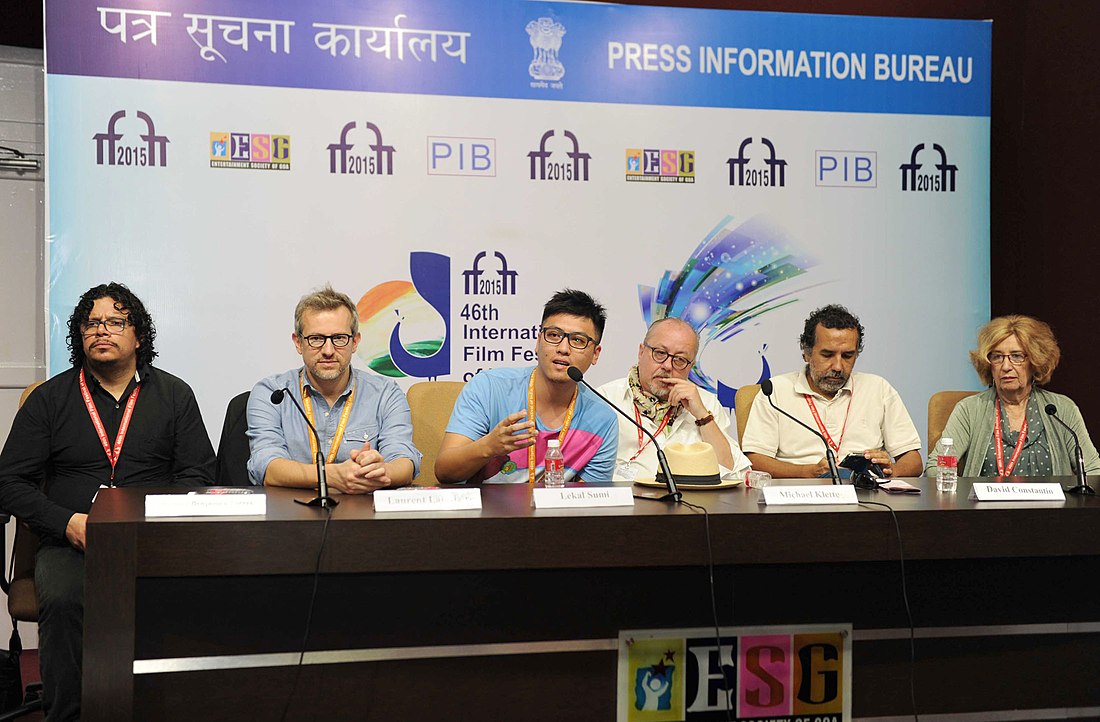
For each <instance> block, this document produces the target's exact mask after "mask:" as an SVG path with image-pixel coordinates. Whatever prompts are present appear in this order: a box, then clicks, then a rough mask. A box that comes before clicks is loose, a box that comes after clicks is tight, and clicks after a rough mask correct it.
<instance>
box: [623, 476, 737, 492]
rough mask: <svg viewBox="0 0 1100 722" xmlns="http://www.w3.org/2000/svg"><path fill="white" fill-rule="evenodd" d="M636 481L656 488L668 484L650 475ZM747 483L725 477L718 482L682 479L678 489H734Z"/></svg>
mask: <svg viewBox="0 0 1100 722" xmlns="http://www.w3.org/2000/svg"><path fill="white" fill-rule="evenodd" d="M634 483H635V484H637V485H638V486H648V487H652V488H655V489H667V488H668V486H667V485H666V484H665V482H664V481H657V480H656V479H654V478H652V477H650V478H648V479H635V480H634ZM744 483H745V480H744V479H723V480H722V481H721V482H719V483H717V484H690V483H683V482H680V481H677V482H676V488H677V489H684V490H686V491H710V490H713V489H732V488H733V487H735V486H741V485H742V484H744Z"/></svg>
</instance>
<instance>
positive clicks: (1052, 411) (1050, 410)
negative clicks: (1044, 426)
mask: <svg viewBox="0 0 1100 722" xmlns="http://www.w3.org/2000/svg"><path fill="white" fill-rule="evenodd" d="M1044 411H1046V412H1047V416H1057V415H1058V409H1056V408H1054V404H1047V406H1046V408H1045V409H1044Z"/></svg>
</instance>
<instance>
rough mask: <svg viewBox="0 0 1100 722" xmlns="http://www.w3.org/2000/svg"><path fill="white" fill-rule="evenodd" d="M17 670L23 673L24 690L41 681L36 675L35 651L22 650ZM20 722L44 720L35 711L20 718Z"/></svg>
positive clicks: (36, 656) (36, 657)
mask: <svg viewBox="0 0 1100 722" xmlns="http://www.w3.org/2000/svg"><path fill="white" fill-rule="evenodd" d="M19 668H20V671H21V672H22V673H23V687H24V688H25V687H26V686H27V685H28V684H31V683H32V682H39V681H41V677H40V676H39V673H38V650H37V649H24V650H23V654H22V656H20V657H19ZM19 719H20V721H21V722H22V720H26V721H27V722H38V721H39V720H42V719H44V717H43V716H42V712H41V711H35V712H30V713H28V714H27V715H26V716H25V717H20V718H19Z"/></svg>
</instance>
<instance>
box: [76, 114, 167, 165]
mask: <svg viewBox="0 0 1100 722" xmlns="http://www.w3.org/2000/svg"><path fill="white" fill-rule="evenodd" d="M134 115H135V116H136V117H137V119H138V120H139V121H141V123H139V124H138V128H139V130H138V132H136V133H135V132H133V131H128V132H127V133H123V132H122V131H121V130H120V129H119V122H120V121H122V120H123V119H124V118H126V111H125V110H119V111H116V112H115V114H114V115H112V116H111V118H110V120H108V121H107V131H106V132H104V133H96V134H95V135H93V136H92V139H93V140H94V141H95V162H96V165H124V166H162V167H163V166H165V165H167V164H168V144H169V143H170V142H171V141H170V140H168V136H166V135H157V129H156V127H155V126H154V125H153V119H152V118H151V117H150V116H149V114H148V113H146V112H144V111H141V110H139V111H137V113H135V114H134ZM141 130H144V131H145V132H144V133H142V132H141ZM135 136H136V137H137V138H140V139H141V142H140V143H128V142H123V141H124V140H129V139H131V138H134V137H135Z"/></svg>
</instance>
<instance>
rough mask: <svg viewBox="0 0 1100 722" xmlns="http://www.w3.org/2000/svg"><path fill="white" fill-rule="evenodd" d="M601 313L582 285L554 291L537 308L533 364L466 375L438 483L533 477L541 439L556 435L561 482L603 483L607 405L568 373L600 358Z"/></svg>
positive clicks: (609, 457)
mask: <svg viewBox="0 0 1100 722" xmlns="http://www.w3.org/2000/svg"><path fill="white" fill-rule="evenodd" d="M606 321H607V313H606V311H605V310H604V308H603V306H601V305H600V304H599V303H597V302H596V301H595V299H593V298H592V297H591V296H589V295H588V294H587V293H584V292H582V291H574V290H565V291H559V292H558V293H556V294H554V296H553V298H551V299H550V301H549V302H548V303H547V304H546V306H545V307H544V308H543V313H542V327H541V329H540V330H539V337H538V341H537V342H536V345H535V350H536V354H537V357H538V364H537V365H536V366H535V367H534V368H503V369H491V370H488V371H482V372H481V373H479V374H477V375H476V376H474V378H473V379H471V380H470V382H469V383H467V384H466V386H465V388H463V389H462V393H461V394H460V395H459V397H458V400H457V401H456V402H455V408H454V412H453V413H452V414H451V420H450V423H448V424H447V433H446V434H445V435H444V437H443V444H442V446H441V447H440V450H439V457H438V458H437V460H436V462H435V475H436V477H437V478H438V479H439V480H440V481H443V482H462V481H467V480H469V481H477V482H479V481H484V482H488V483H527V482H532V481H536V480H540V479H541V475H542V460H543V457H544V456H545V455H546V446H547V444H546V442H547V441H548V440H549V439H551V438H558V439H560V440H561V447H562V454H563V455H564V456H565V478H566V480H567V481H611V477H612V475H613V473H614V469H615V450H616V448H617V446H618V429H619V425H618V421H617V418H616V415H615V411H614V410H613V409H612V408H611V407H609V406H608V405H607V404H605V403H604V402H603V401H602V400H601V399H599V398H598V397H597V396H596V395H595V394H593V393H592V392H591V391H589V390H588V389H587V388H585V387H584V386H582V385H580V384H577V383H576V382H575V381H573V380H572V379H570V378H569V373H568V371H569V367H570V366H576V367H577V368H578V369H580V371H581V372H582V373H584V372H586V371H588V368H589V367H590V366H592V365H593V364H595V363H596V361H597V359H599V357H600V339H601V338H602V337H603V330H604V324H605V323H606Z"/></svg>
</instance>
